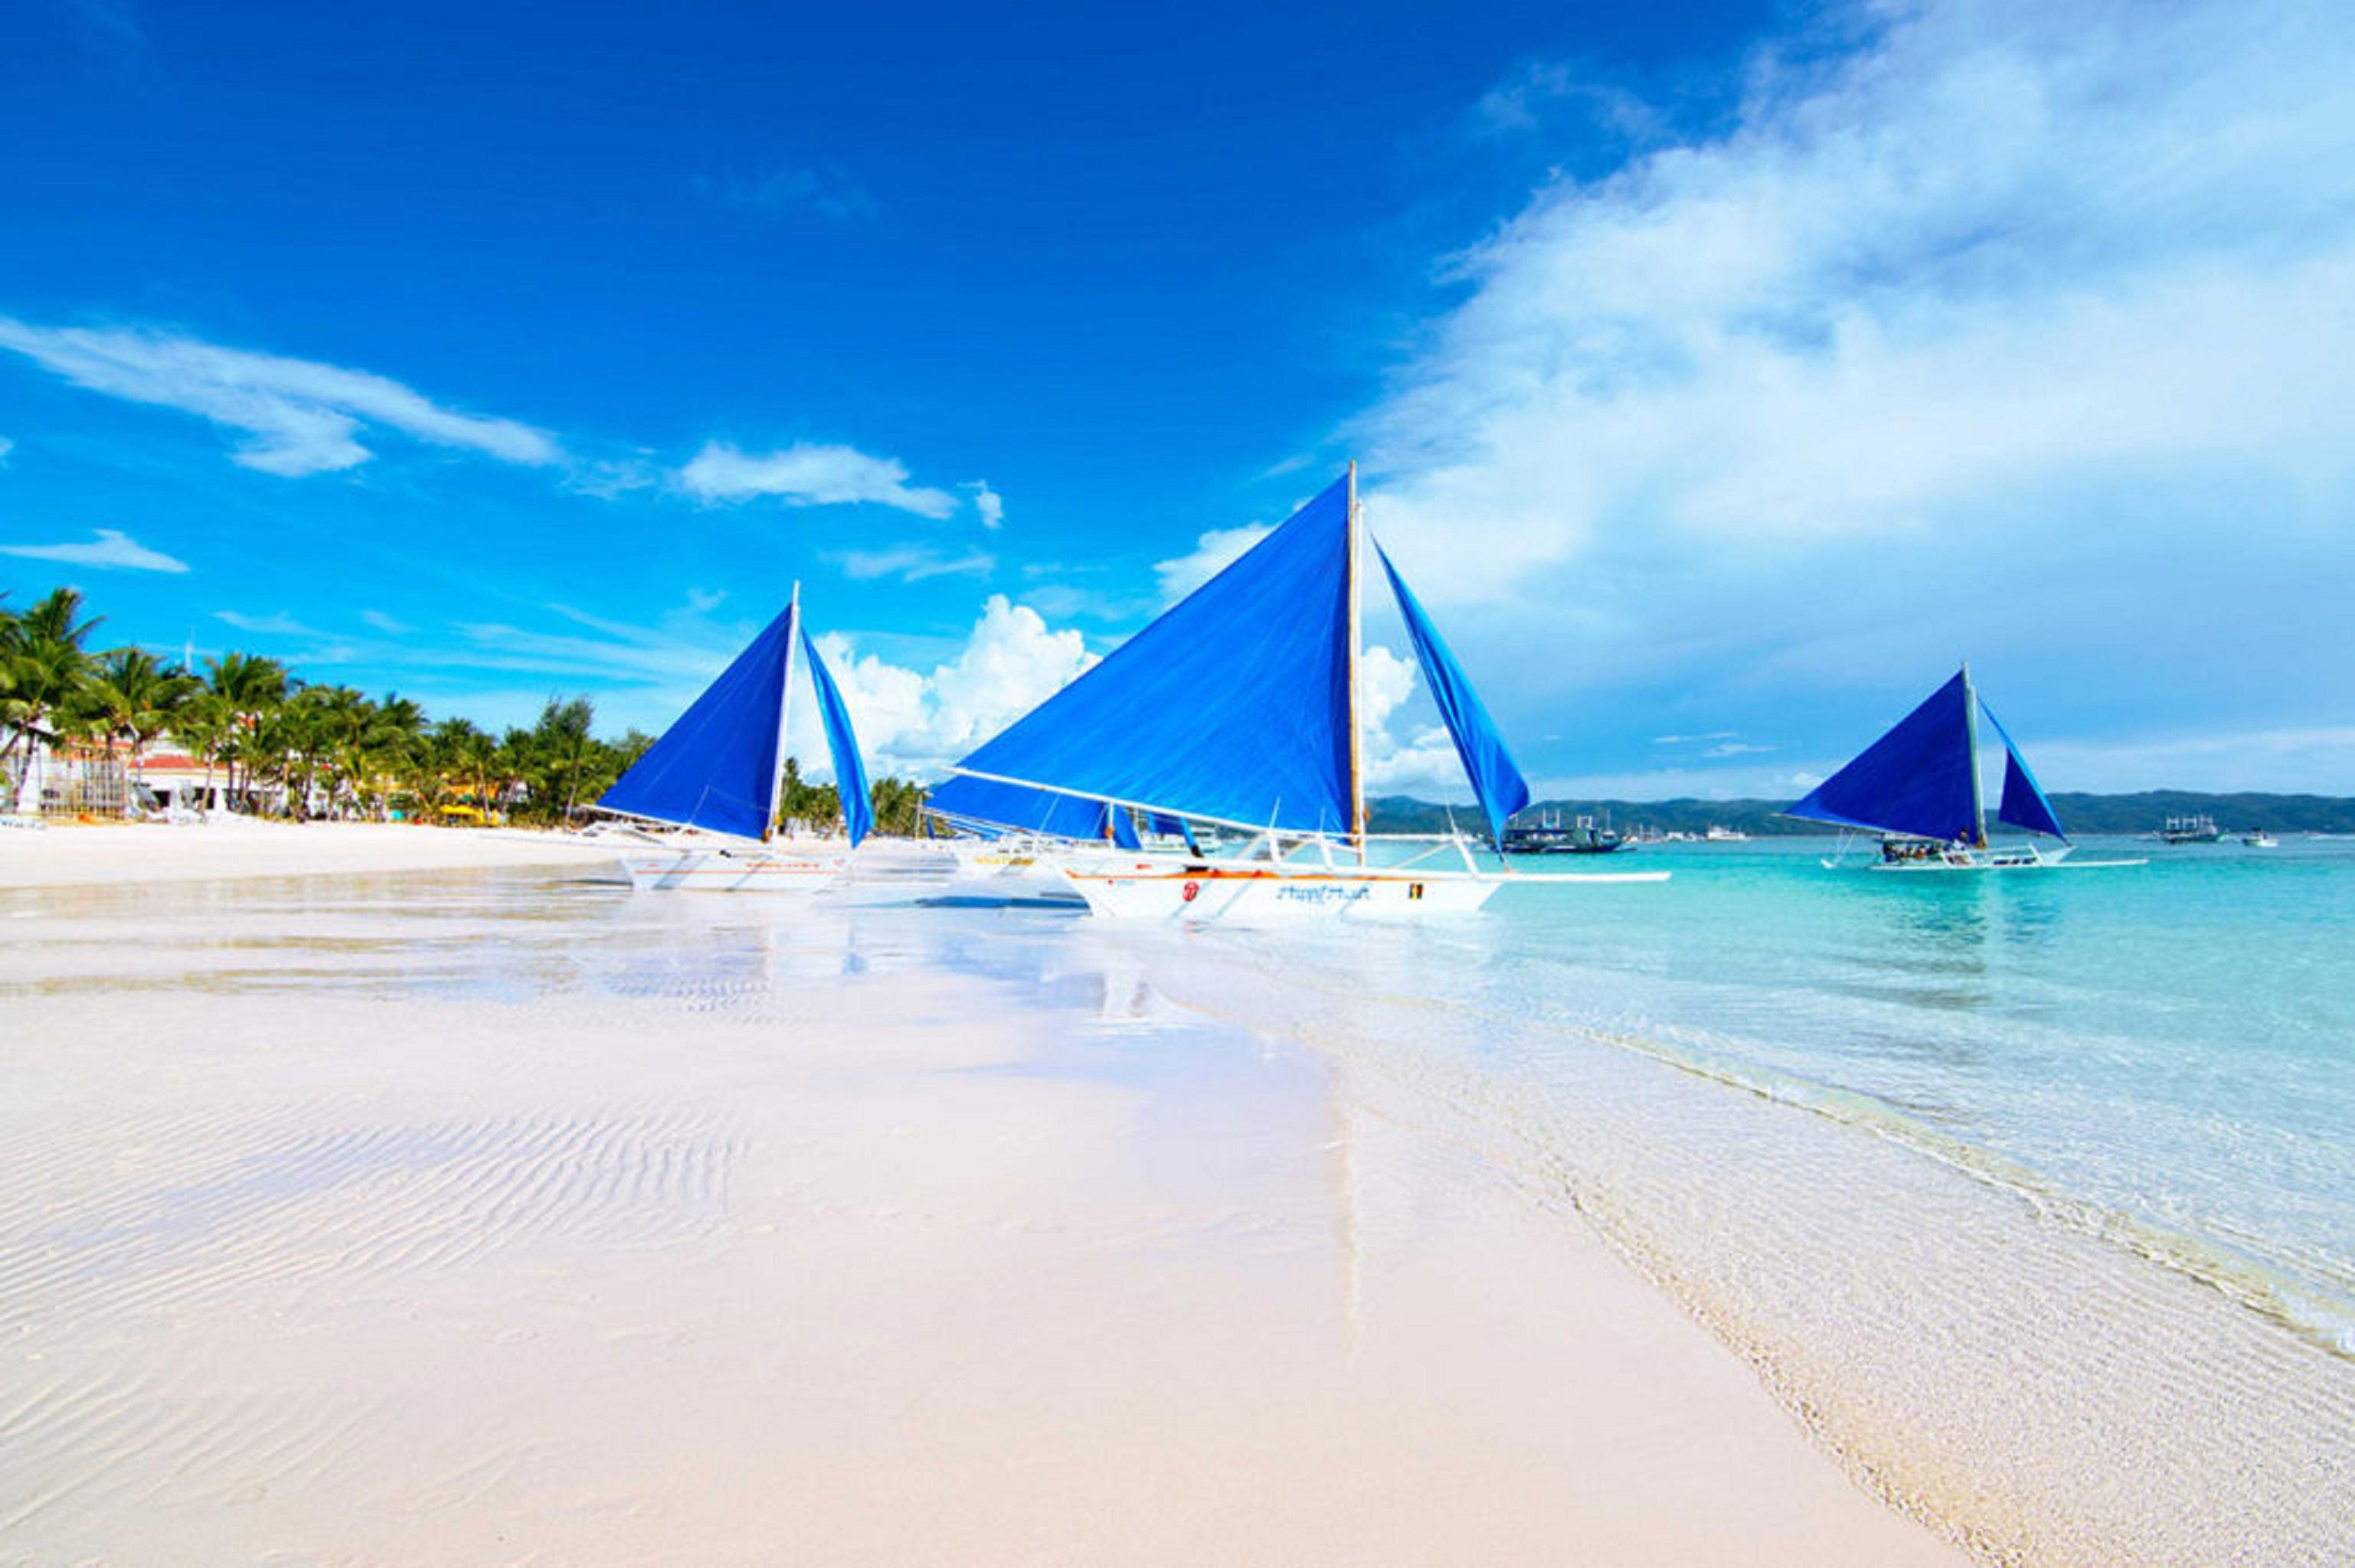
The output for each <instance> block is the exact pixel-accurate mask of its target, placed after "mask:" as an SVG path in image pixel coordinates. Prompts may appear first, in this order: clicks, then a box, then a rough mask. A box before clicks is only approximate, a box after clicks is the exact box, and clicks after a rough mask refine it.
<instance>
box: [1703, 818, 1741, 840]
mask: <svg viewBox="0 0 2355 1568" xmlns="http://www.w3.org/2000/svg"><path fill="white" fill-rule="evenodd" d="M1701 841H1702V842H1704V843H1712V844H1746V843H1748V842H1750V835H1749V834H1748V833H1745V832H1742V830H1741V829H1740V828H1725V827H1720V826H1719V825H1718V824H1717V823H1715V822H1711V823H1710V825H1709V831H1708V832H1704V833H1702V834H1701Z"/></svg>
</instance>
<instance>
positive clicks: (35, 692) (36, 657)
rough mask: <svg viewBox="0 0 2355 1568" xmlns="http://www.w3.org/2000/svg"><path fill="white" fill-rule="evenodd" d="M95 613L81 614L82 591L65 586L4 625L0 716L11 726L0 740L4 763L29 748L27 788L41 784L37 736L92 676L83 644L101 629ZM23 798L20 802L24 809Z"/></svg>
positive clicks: (0, 647)
mask: <svg viewBox="0 0 2355 1568" xmlns="http://www.w3.org/2000/svg"><path fill="white" fill-rule="evenodd" d="M98 626H99V620H97V619H96V618H94V617H93V618H91V619H90V620H83V619H81V594H80V590H78V589H75V588H57V589H54V590H52V591H51V592H50V593H49V595H48V597H47V598H45V599H41V600H40V601H39V602H38V603H37V604H35V605H34V606H33V607H32V608H31V609H27V610H26V611H24V612H23V613H22V614H16V615H11V616H10V617H9V618H8V620H7V622H6V624H5V628H0V635H5V641H0V665H5V667H6V671H7V677H6V683H5V688H0V720H4V721H5V722H6V724H7V725H8V726H9V735H8V739H7V742H6V744H5V745H0V762H5V761H6V760H7V759H8V758H10V757H11V756H13V755H14V754H15V752H16V748H17V747H18V746H19V745H20V744H21V745H23V746H24V747H25V748H26V758H27V766H26V768H25V781H24V786H23V788H24V790H26V791H30V790H34V789H37V788H38V786H37V784H36V783H35V781H34V771H35V770H34V768H32V766H31V760H32V758H34V757H35V756H36V755H37V746H38V741H37V735H38V732H39V731H40V730H41V729H42V728H43V727H44V726H54V724H55V722H56V720H57V719H58V717H59V713H60V710H64V709H68V708H70V707H71V706H72V705H73V704H74V703H75V701H76V700H77V699H78V698H79V697H80V694H81V692H82V690H83V688H84V686H85V685H86V684H87V683H88V682H89V679H90V670H91V655H90V653H89V652H87V651H85V650H84V648H83V647H82V644H83V643H84V642H86V641H89V639H90V634H91V632H92V631H94V630H97V628H98ZM23 804H24V802H23V801H22V800H21V799H20V800H19V801H18V805H19V807H20V808H21V807H22V806H23Z"/></svg>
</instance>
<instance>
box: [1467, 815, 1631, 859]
mask: <svg viewBox="0 0 2355 1568" xmlns="http://www.w3.org/2000/svg"><path fill="white" fill-rule="evenodd" d="M1639 842H1640V841H1638V840H1636V839H1635V838H1632V837H1627V836H1625V835H1622V834H1619V833H1614V832H1612V831H1611V828H1610V825H1609V824H1608V823H1607V822H1605V823H1604V824H1603V825H1601V826H1597V825H1596V823H1595V821H1594V819H1593V817H1583V816H1582V817H1575V818H1572V820H1571V822H1570V825H1569V826H1567V827H1564V826H1563V825H1562V821H1561V813H1560V812H1558V811H1555V812H1548V813H1546V814H1544V815H1542V816H1540V818H1539V819H1538V820H1537V821H1535V822H1531V823H1529V824H1526V825H1524V826H1521V827H1517V828H1515V827H1508V828H1507V829H1506V830H1505V836H1504V841H1503V843H1502V846H1501V847H1502V848H1503V849H1504V852H1505V853H1507V854H1612V853H1616V852H1618V851H1620V850H1632V849H1635V848H1636V847H1638V844H1639Z"/></svg>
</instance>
